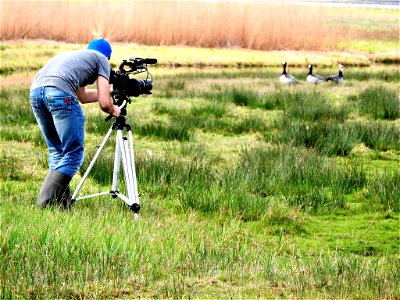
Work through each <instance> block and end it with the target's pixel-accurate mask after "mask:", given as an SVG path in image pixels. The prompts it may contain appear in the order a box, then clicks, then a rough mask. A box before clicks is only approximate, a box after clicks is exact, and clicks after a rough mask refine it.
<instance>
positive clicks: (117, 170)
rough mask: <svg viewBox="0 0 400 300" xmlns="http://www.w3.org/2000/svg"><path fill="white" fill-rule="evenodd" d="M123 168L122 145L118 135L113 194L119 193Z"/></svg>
mask: <svg viewBox="0 0 400 300" xmlns="http://www.w3.org/2000/svg"><path fill="white" fill-rule="evenodd" d="M120 168H121V145H120V143H119V139H118V134H117V136H116V140H115V156H114V171H113V181H112V188H111V193H112V194H113V193H114V194H115V192H118V178H119V171H120Z"/></svg>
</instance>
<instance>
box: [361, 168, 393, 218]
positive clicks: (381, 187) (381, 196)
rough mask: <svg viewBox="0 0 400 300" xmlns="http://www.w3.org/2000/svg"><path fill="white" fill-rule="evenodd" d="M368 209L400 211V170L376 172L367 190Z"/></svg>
mask: <svg viewBox="0 0 400 300" xmlns="http://www.w3.org/2000/svg"><path fill="white" fill-rule="evenodd" d="M365 197H366V198H367V203H366V205H368V209H371V208H373V209H375V210H382V209H383V210H385V211H393V212H395V213H398V212H400V171H397V172H383V173H381V174H376V176H375V178H374V179H373V180H370V181H369V182H368V188H367V189H366V191H365Z"/></svg>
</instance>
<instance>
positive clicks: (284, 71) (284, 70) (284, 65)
mask: <svg viewBox="0 0 400 300" xmlns="http://www.w3.org/2000/svg"><path fill="white" fill-rule="evenodd" d="M282 75H286V63H284V64H283V72H282Z"/></svg>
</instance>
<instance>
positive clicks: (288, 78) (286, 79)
mask: <svg viewBox="0 0 400 300" xmlns="http://www.w3.org/2000/svg"><path fill="white" fill-rule="evenodd" d="M282 66H283V72H282V75H281V76H280V77H279V80H280V81H281V82H282V83H285V84H297V83H299V82H298V80H297V79H296V78H295V77H294V76H293V75H290V74H288V73H286V66H287V62H286V61H282Z"/></svg>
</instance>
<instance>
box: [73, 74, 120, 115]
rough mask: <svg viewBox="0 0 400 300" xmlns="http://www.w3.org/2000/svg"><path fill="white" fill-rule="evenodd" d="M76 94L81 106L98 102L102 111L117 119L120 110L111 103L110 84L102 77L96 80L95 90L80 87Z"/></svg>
mask: <svg viewBox="0 0 400 300" xmlns="http://www.w3.org/2000/svg"><path fill="white" fill-rule="evenodd" d="M77 94H78V99H79V101H80V102H81V103H82V104H85V103H92V102H96V101H98V102H99V106H100V108H101V110H102V111H104V112H106V113H109V114H112V115H113V116H114V117H118V116H119V114H120V113H121V109H120V108H119V107H118V106H117V105H114V104H113V103H112V100H111V97H110V84H109V82H108V80H107V78H105V77H103V76H99V77H98V78H97V90H95V89H86V88H85V87H81V88H79V89H78V93H77Z"/></svg>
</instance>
